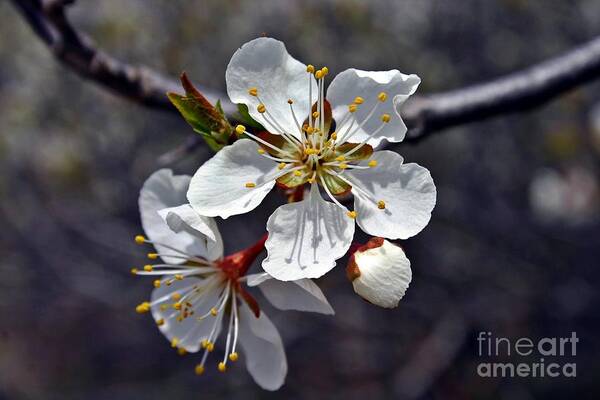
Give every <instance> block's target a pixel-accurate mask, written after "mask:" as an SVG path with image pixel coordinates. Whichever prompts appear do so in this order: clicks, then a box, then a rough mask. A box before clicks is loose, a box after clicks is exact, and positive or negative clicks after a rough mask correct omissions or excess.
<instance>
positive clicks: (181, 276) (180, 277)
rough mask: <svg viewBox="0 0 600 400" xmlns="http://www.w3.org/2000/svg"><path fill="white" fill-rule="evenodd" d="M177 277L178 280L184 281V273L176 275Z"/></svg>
mask: <svg viewBox="0 0 600 400" xmlns="http://www.w3.org/2000/svg"><path fill="white" fill-rule="evenodd" d="M175 279H176V280H178V281H182V280H183V275H181V274H177V275H175Z"/></svg>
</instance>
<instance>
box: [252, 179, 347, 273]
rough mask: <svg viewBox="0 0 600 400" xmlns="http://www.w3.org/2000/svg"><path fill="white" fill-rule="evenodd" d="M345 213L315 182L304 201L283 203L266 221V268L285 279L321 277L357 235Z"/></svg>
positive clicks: (264, 264) (268, 271)
mask: <svg viewBox="0 0 600 400" xmlns="http://www.w3.org/2000/svg"><path fill="white" fill-rule="evenodd" d="M346 212H347V210H346V209H341V208H340V207H338V206H336V205H335V204H333V203H331V202H328V201H325V200H323V198H322V197H321V195H320V193H319V189H318V187H317V185H316V184H313V185H312V187H311V190H310V192H309V194H308V197H307V198H306V199H305V200H303V201H300V202H297V203H291V204H284V205H282V206H280V207H279V208H278V209H277V210H275V212H274V213H273V214H272V215H271V217H269V220H268V221H267V231H268V232H269V238H268V239H267V241H266V243H265V248H266V249H267V253H268V256H267V258H266V259H265V260H264V261H263V263H262V266H263V269H264V270H265V271H266V272H267V273H269V274H270V275H271V276H273V277H274V278H276V279H279V280H282V281H293V280H297V279H302V278H318V277H320V276H322V275H323V274H325V273H326V272H328V271H329V270H331V269H332V268H333V267H334V266H335V260H337V259H338V258H340V257H342V256H343V255H344V254H345V253H346V251H347V250H348V248H349V247H350V244H351V243H352V237H353V236H354V221H353V220H352V219H350V218H349V217H348V216H347V215H346Z"/></svg>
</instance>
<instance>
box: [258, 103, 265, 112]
mask: <svg viewBox="0 0 600 400" xmlns="http://www.w3.org/2000/svg"><path fill="white" fill-rule="evenodd" d="M256 111H258V112H259V113H261V114H262V113H264V112H265V111H267V107H265V105H264V104H262V103H261V104H259V105H258V106H257V107H256Z"/></svg>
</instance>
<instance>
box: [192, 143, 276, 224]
mask: <svg viewBox="0 0 600 400" xmlns="http://www.w3.org/2000/svg"><path fill="white" fill-rule="evenodd" d="M276 171H278V170H277V164H276V163H275V162H273V161H272V160H269V159H267V158H264V157H261V156H260V154H258V145H257V144H256V143H255V142H253V141H251V140H248V139H241V140H238V141H236V142H235V143H234V144H232V145H231V146H227V147H224V148H223V149H222V150H221V151H219V152H218V153H217V154H215V155H214V156H213V158H211V159H210V160H208V161H207V162H206V163H204V165H202V166H201V167H200V168H199V169H198V171H196V174H195V175H194V177H193V178H192V181H191V182H190V188H189V190H188V193H187V197H188V200H189V202H190V204H191V205H192V207H193V208H194V210H195V211H196V212H197V213H199V214H200V215H204V216H207V217H216V216H219V217H221V218H228V217H230V216H231V215H237V214H243V213H246V212H249V211H251V210H253V209H254V208H256V207H257V206H258V205H259V204H260V202H261V201H262V200H263V199H264V198H265V196H266V195H267V194H268V193H269V191H270V190H271V189H272V188H273V186H274V185H275V180H274V179H271V178H272V177H273V176H275V175H274V174H275V173H276ZM247 183H252V184H255V185H256V186H255V187H246V184H247Z"/></svg>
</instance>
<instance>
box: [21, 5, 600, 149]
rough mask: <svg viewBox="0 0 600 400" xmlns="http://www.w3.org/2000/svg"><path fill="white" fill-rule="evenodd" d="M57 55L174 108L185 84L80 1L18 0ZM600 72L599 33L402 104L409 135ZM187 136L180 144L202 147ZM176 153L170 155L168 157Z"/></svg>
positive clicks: (527, 104)
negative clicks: (125, 48) (115, 34)
mask: <svg viewBox="0 0 600 400" xmlns="http://www.w3.org/2000/svg"><path fill="white" fill-rule="evenodd" d="M11 1H12V3H13V5H14V6H15V7H16V8H17V9H18V10H19V11H20V12H21V14H22V15H23V16H24V18H25V20H26V21H27V22H28V23H29V25H30V26H31V27H32V29H33V31H34V32H35V33H36V34H37V35H38V36H39V37H40V39H41V40H42V41H44V43H46V44H47V45H48V47H49V48H50V49H51V50H52V52H53V54H54V55H55V57H56V58H57V59H58V60H59V61H61V62H62V63H63V64H64V65H66V66H67V67H69V68H71V69H73V70H74V71H75V72H77V73H78V74H79V75H81V76H83V77H84V78H86V79H89V80H91V81H93V82H96V83H98V84H100V85H102V86H104V87H107V88H109V89H111V90H112V91H113V92H115V93H116V94H118V95H121V96H123V97H126V98H128V99H130V100H133V101H136V102H138V103H140V104H142V105H144V106H147V107H151V108H156V109H162V110H167V111H171V112H174V111H176V109H175V108H174V107H173V106H172V105H171V103H170V102H169V101H168V99H167V97H166V96H165V93H166V92H167V91H176V90H177V89H178V88H179V85H178V84H177V83H176V82H175V81H174V80H170V79H167V78H165V77H163V76H161V75H160V74H158V73H156V72H154V71H152V70H150V69H148V68H146V67H144V66H139V67H136V66H132V65H129V64H125V63H123V62H120V61H119V60H117V59H115V58H114V57H111V56H110V55H108V54H106V53H104V52H102V51H100V50H99V49H97V48H96V47H94V45H93V44H92V42H91V40H90V39H89V38H88V37H87V36H85V35H84V34H82V33H80V32H78V31H77V30H76V29H75V28H73V26H72V25H71V24H70V22H69V20H68V18H67V16H66V14H65V9H66V6H68V5H69V4H72V3H73V2H74V0H11ZM599 76H600V37H599V38H596V39H594V40H592V41H590V42H588V43H586V44H584V45H582V46H580V47H578V48H575V49H573V50H570V51H568V52H566V53H564V54H563V55H560V56H558V57H556V58H554V59H550V60H548V61H545V62H542V63H540V64H538V65H535V66H533V67H530V68H527V69H525V70H523V71H519V72H515V73H513V74H510V75H507V76H505V77H502V78H499V79H496V80H493V81H491V82H487V83H482V84H477V85H473V86H470V87H466V88H463V89H458V90H453V91H450V92H445V93H439V94H431V95H426V96H413V98H411V99H409V101H408V102H407V103H406V104H405V105H404V107H403V109H402V115H403V118H404V120H405V122H406V124H407V126H408V127H409V132H408V135H407V138H406V141H407V142H416V141H419V140H421V139H423V138H425V137H427V136H429V135H430V134H432V133H434V132H438V131H441V130H443V129H446V128H450V127H453V126H457V125H462V124H466V123H469V122H472V121H477V120H482V119H485V118H490V117H493V116H497V115H501V114H506V113H510V112H519V111H526V110H530V109H532V108H534V107H537V106H540V105H542V104H544V103H546V102H548V101H550V100H552V99H554V98H556V97H557V96H559V95H561V94H563V93H564V92H566V91H568V90H571V89H573V88H576V87H578V86H580V85H583V84H585V83H587V82H590V81H592V80H593V79H596V78H598V77H599ZM202 92H203V94H205V95H206V97H207V98H208V99H209V100H210V101H211V102H215V101H216V100H217V99H221V101H222V102H223V108H224V110H225V112H226V113H227V114H228V115H231V114H233V113H234V112H235V106H234V105H233V104H232V103H231V102H229V101H228V99H227V96H225V95H224V94H223V93H217V92H212V91H209V90H206V89H202ZM201 141H202V139H201V138H199V137H195V138H194V139H192V140H191V142H194V143H191V142H190V141H186V143H185V144H184V145H182V146H181V147H180V148H178V149H176V151H178V152H181V151H184V152H185V151H186V149H194V148H196V144H195V142H197V143H201ZM168 158H169V157H166V159H168Z"/></svg>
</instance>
